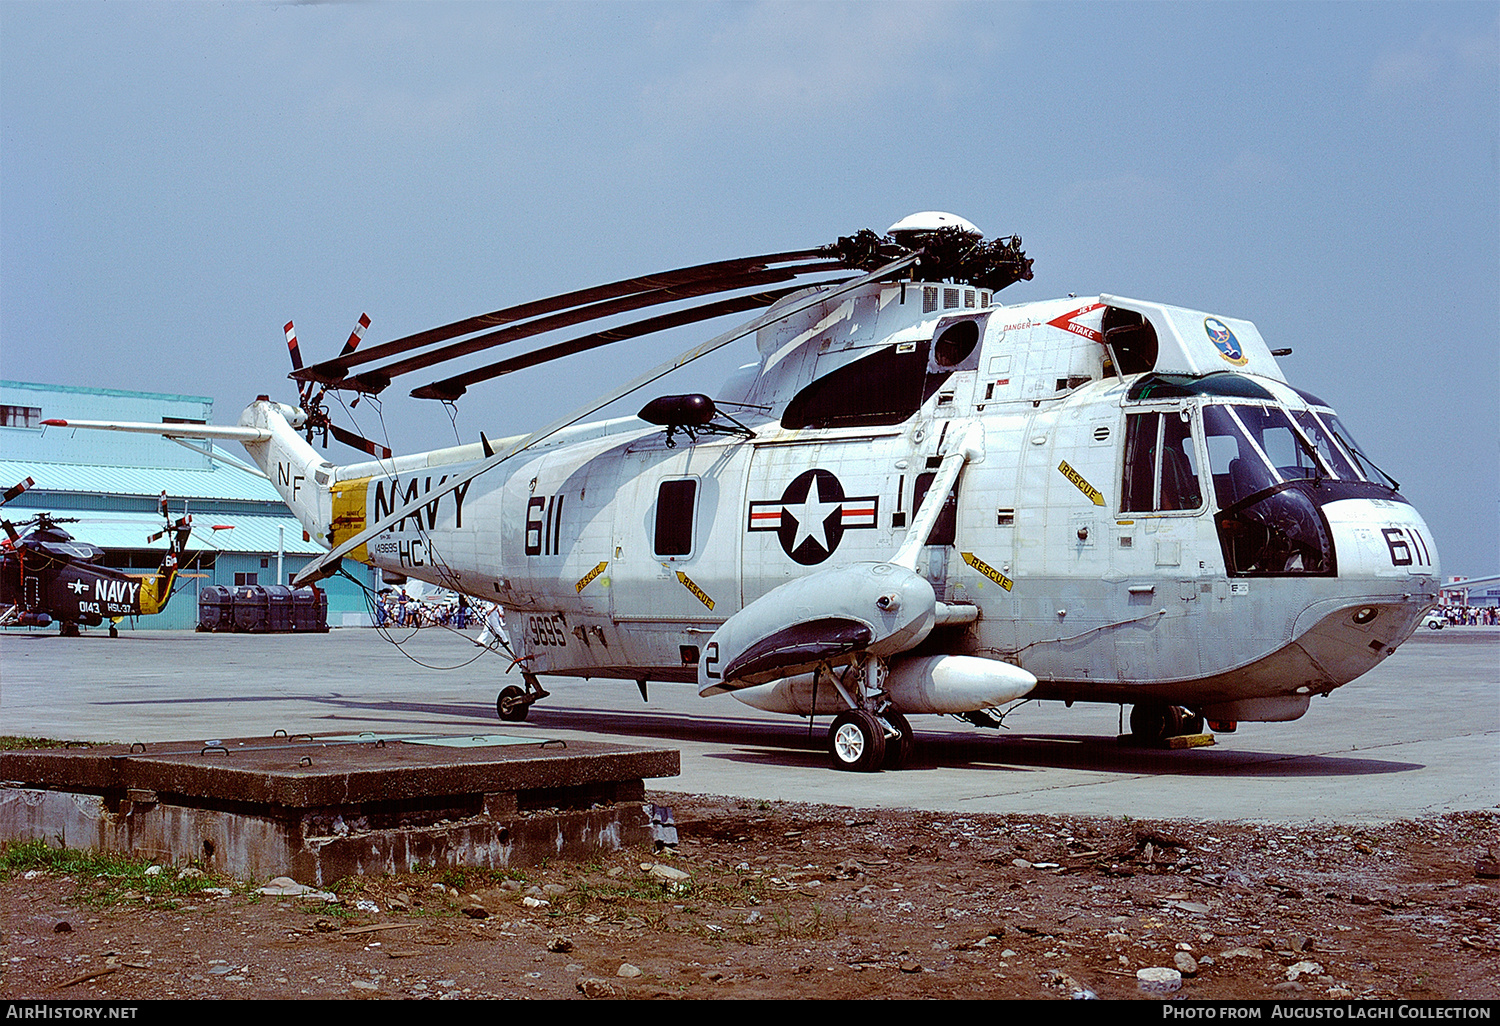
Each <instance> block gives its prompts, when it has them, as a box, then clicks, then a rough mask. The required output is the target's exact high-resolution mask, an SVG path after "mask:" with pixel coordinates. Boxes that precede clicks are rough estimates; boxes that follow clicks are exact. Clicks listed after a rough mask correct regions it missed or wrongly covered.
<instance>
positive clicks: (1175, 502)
mask: <svg viewBox="0 0 1500 1026" xmlns="http://www.w3.org/2000/svg"><path fill="white" fill-rule="evenodd" d="M1120 501H1121V504H1122V506H1121V512H1122V513H1124V512H1137V513H1146V512H1167V511H1174V510H1193V509H1198V508H1199V507H1200V506H1202V505H1203V489H1202V487H1201V486H1200V485H1199V477H1198V452H1197V448H1196V447H1195V446H1194V444H1193V431H1192V421H1191V420H1184V419H1183V418H1182V415H1181V414H1180V413H1179V412H1178V411H1176V410H1169V411H1166V412H1151V413H1132V414H1130V415H1129V416H1127V417H1126V418H1125V473H1124V478H1123V483H1122V486H1121V498H1120Z"/></svg>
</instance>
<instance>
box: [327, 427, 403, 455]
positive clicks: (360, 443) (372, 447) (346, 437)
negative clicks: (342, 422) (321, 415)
mask: <svg viewBox="0 0 1500 1026" xmlns="http://www.w3.org/2000/svg"><path fill="white" fill-rule="evenodd" d="M328 430H329V431H330V432H331V433H332V434H333V437H334V438H337V439H338V440H339V441H341V442H343V443H344V444H345V445H352V446H353V447H354V448H356V449H359V450H360V451H361V452H367V453H369V454H370V455H371V456H374V457H375V458H376V459H381V460H388V459H390V458H391V450H390V449H388V448H386V447H385V446H383V445H380V444H379V443H377V442H372V441H370V440H369V439H368V438H364V437H362V436H360V435H356V434H355V433H354V432H353V431H350V430H348V429H347V428H341V427H339V426H338V425H337V424H329V425H328Z"/></svg>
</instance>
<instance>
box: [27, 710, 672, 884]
mask: <svg viewBox="0 0 1500 1026" xmlns="http://www.w3.org/2000/svg"><path fill="white" fill-rule="evenodd" d="M679 772H680V765H679V753H678V752H677V751H676V750H675V749H643V748H629V747H625V746H621V745H608V744H600V743H597V742H587V741H570V742H567V743H566V744H565V743H564V742H561V741H547V742H542V743H537V742H535V741H533V740H531V739H529V738H524V739H522V738H506V737H503V736H501V735H491V736H487V737H481V738H441V737H433V736H430V735H422V736H418V735H401V736H394V735H393V736H387V737H376V736H374V735H362V736H358V737H337V738H331V737H320V738H313V737H311V736H309V735H300V736H296V737H287V736H285V735H279V736H277V737H261V738H239V739H229V740H215V741H211V742H207V743H204V742H197V741H186V742H158V743H156V744H152V745H144V744H140V743H136V744H134V745H131V746H129V747H126V746H123V745H118V746H101V747H93V748H70V749H46V750H36V751H17V752H0V782H3V783H0V840H42V841H46V842H47V843H49V844H53V845H57V846H60V847H69V848H97V849H101V850H113V851H125V852H132V853H135V854H139V855H146V856H149V857H151V858H153V859H158V860H162V861H164V862H167V863H170V864H184V863H193V864H196V865H199V866H202V867H203V868H205V869H212V870H214V871H217V872H221V873H225V874H228V875H230V876H233V877H236V878H238V879H243V880H263V879H268V878H270V877H275V876H289V877H291V878H292V879H294V880H297V881H298V882H301V883H305V884H311V885H315V886H320V887H321V886H327V885H328V884H331V883H333V882H334V881H336V880H339V879H341V878H343V877H345V876H350V875H354V874H379V873H403V872H409V871H411V870H413V869H415V868H418V867H428V866H438V867H449V866H471V867H481V868H500V867H504V866H509V865H526V864H535V863H537V862H540V861H542V860H544V859H556V858H569V859H585V858H590V857H592V856H594V855H596V854H598V853H599V852H602V851H608V850H614V849H618V848H622V847H628V846H631V845H635V844H641V843H648V842H650V841H651V840H652V836H653V834H652V826H651V822H650V820H649V818H648V816H647V813H646V810H645V807H644V804H643V800H644V796H645V782H644V781H645V778H648V777H652V778H654V777H671V776H676V775H677V774H678V773H679Z"/></svg>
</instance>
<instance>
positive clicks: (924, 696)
mask: <svg viewBox="0 0 1500 1026" xmlns="http://www.w3.org/2000/svg"><path fill="white" fill-rule="evenodd" d="M886 687H887V688H888V689H889V691H890V695H891V704H892V705H894V706H895V707H896V709H897V711H899V712H903V713H964V712H972V711H974V710H976V709H992V708H996V707H998V706H1002V705H1005V704H1006V703H1007V702H1014V701H1015V700H1016V699H1018V698H1024V697H1025V696H1026V695H1028V694H1030V692H1031V689H1032V688H1034V687H1036V678H1035V677H1034V676H1032V675H1031V674H1030V673H1027V672H1026V671H1025V670H1023V669H1021V668H1020V667H1019V666H1012V665H1011V664H1010V663H1002V662H1000V661H999V660H996V659H981V658H979V657H978V656H963V655H935V656H920V657H918V658H915V659H902V660H900V661H898V662H896V663H895V664H893V665H892V666H891V670H890V676H889V677H887V678H886ZM813 690H814V689H813V675H812V674H810V673H803V674H798V675H797V676H795V677H787V678H785V679H782V680H779V681H775V682H774V683H771V684H761V685H758V686H756V687H750V688H741V689H740V690H738V691H735V692H733V694H734V697H735V698H738V699H739V700H740V701H741V702H744V703H745V704H746V705H749V706H754V707H755V708H757V709H764V710H765V711H766V712H775V713H788V714H791V715H796V716H806V715H808V714H810V713H814V712H815V713H816V714H818V715H831V714H833V713H837V712H842V711H843V710H844V709H845V708H847V706H846V705H845V703H844V701H843V699H842V698H840V697H839V695H838V693H837V692H836V691H835V690H834V689H833V688H832V687H830V686H829V685H828V684H827V683H826V682H824V683H822V684H820V685H818V688H817V695H816V700H817V708H816V710H814V709H813V701H814V694H813Z"/></svg>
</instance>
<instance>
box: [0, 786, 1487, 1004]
mask: <svg viewBox="0 0 1500 1026" xmlns="http://www.w3.org/2000/svg"><path fill="white" fill-rule="evenodd" d="M650 798H651V800H652V801H654V802H656V803H657V804H661V805H668V806H671V807H672V808H673V810H674V814H675V819H676V823H677V828H678V835H679V843H678V845H677V847H676V848H675V849H672V848H663V849H661V850H652V849H649V848H643V849H634V850H625V851H619V852H615V853H612V854H610V855H608V856H605V857H601V858H599V859H597V860H596V861H594V862H591V863H588V864H579V863H570V862H555V863H552V864H550V865H546V866H541V867H528V868H525V869H516V870H513V871H511V872H508V873H494V872H482V871H473V870H470V871H462V872H460V871H450V872H447V873H439V872H430V873H425V874H418V875H411V876H401V877H386V878H356V879H352V880H348V881H345V882H343V883H342V884H340V885H338V886H337V887H335V888H334V893H333V894H331V895H327V896H319V895H317V894H313V895H303V896H271V895H266V894H261V893H259V892H258V890H257V888H258V887H259V886H261V884H263V883H264V882H257V883H255V884H232V883H227V882H225V881H212V880H207V881H204V882H205V883H206V884H209V885H211V886H210V888H209V889H206V890H203V891H200V892H197V893H195V894H189V895H187V896H181V897H175V898H174V897H164V896H160V895H158V896H151V895H147V894H144V893H139V892H133V891H126V892H123V893H121V892H119V891H118V890H117V889H116V890H109V882H108V881H107V880H101V879H97V878H93V877H90V876H86V875H82V874H80V875H73V876H69V875H60V874H59V873H57V872H55V871H46V870H32V871H25V872H20V871H18V872H15V873H13V874H12V875H11V876H10V877H9V878H8V879H5V880H3V881H0V909H3V917H4V918H3V937H0V959H3V963H0V964H3V967H4V968H3V981H0V993H3V995H4V996H5V997H7V998H30V999H36V998H44V999H57V1000H69V1001H89V1000H124V1001H134V1000H147V999H161V998H166V999H178V1000H183V999H199V998H244V999H265V998H306V997H311V998H345V999H376V998H428V999H445V998H446V999H483V998H513V997H523V998H524V997H536V998H551V999H560V998H577V999H586V998H600V997H622V998H665V997H688V998H731V999H734V998H780V999H796V998H825V999H840V998H845V999H848V998H989V999H1037V998H1058V999H1066V998H1070V997H1072V998H1076V997H1098V998H1103V999H1153V1000H1154V999H1160V998H1161V997H1163V996H1166V997H1188V998H1198V999H1250V1000H1288V999H1292V1000H1295V999H1329V998H1333V999H1385V1000H1403V1001H1410V1000H1459V1001H1479V1000H1488V1001H1492V1000H1494V999H1495V998H1496V997H1497V996H1500V983H1497V981H1500V925H1497V924H1500V900H1497V892H1500V881H1497V880H1496V878H1495V873H1496V867H1495V864H1494V862H1495V857H1496V854H1497V852H1500V815H1497V814H1495V813H1470V814H1462V815H1453V816H1448V817H1444V818H1441V819H1434V820H1424V821H1420V822H1398V823H1390V824H1386V825H1383V826H1378V827H1377V826H1359V827H1352V826H1340V825H1335V824H1328V825H1326V826H1318V827H1292V826H1284V825H1255V824H1238V823H1235V824H1231V823H1217V822H1215V823H1207V822H1187V821H1171V822H1168V821H1154V822H1143V821H1131V820H1128V819H1122V818H1110V819H1085V818H1076V817H1043V816H1013V815H1012V816H984V815H972V816H960V815H951V814H948V815H944V814H936V813H925V812H904V811H891V810H881V811H862V810H855V809H848V808H840V807H832V806H811V805H801V804H792V803H776V802H752V801H746V800H743V799H731V798H716V797H711V796H702V795H683V794H667V793H655V794H652V795H651V796H650ZM164 872H165V873H168V874H175V873H176V872H177V871H176V870H173V869H171V868H165V869H164ZM226 884H227V885H226ZM106 892H107V893H108V894H109V895H110V896H109V897H107V898H104V897H102V896H103V895H104V894H105V893H106ZM330 898H331V899H332V900H329V899H330Z"/></svg>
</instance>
